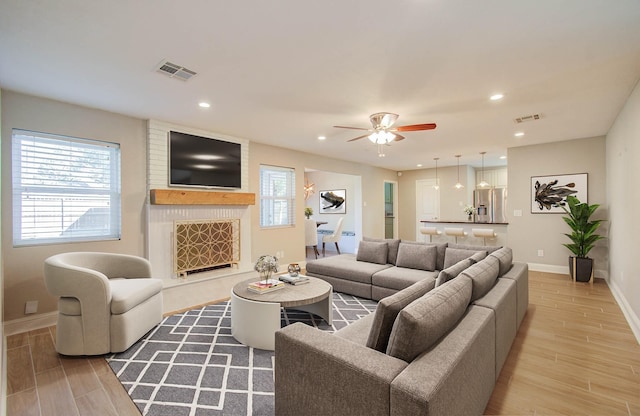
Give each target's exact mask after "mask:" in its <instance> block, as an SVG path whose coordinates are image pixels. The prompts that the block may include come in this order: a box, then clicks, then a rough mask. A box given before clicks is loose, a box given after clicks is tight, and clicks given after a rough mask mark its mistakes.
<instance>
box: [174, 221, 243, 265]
mask: <svg viewBox="0 0 640 416" xmlns="http://www.w3.org/2000/svg"><path fill="white" fill-rule="evenodd" d="M173 235H174V251H173V253H174V255H173V265H174V269H173V271H174V273H177V274H178V276H182V277H185V276H186V275H187V274H188V273H190V272H197V271H203V270H206V269H211V268H214V267H217V266H232V265H236V266H237V265H238V262H239V261H240V219H238V218H235V219H220V220H190V221H174V232H173Z"/></svg>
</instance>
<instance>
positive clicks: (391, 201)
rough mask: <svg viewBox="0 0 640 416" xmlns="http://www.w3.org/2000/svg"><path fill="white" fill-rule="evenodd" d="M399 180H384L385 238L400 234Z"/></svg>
mask: <svg viewBox="0 0 640 416" xmlns="http://www.w3.org/2000/svg"><path fill="white" fill-rule="evenodd" d="M397 189H398V182H395V181H384V238H396V236H397V234H398V231H397V230H398V216H397V215H396V214H397V206H398V193H397Z"/></svg>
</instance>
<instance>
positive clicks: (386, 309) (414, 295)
mask: <svg viewBox="0 0 640 416" xmlns="http://www.w3.org/2000/svg"><path fill="white" fill-rule="evenodd" d="M431 289H433V280H431V279H424V280H420V281H419V282H416V283H414V284H412V285H411V286H409V287H407V288H405V289H402V290H401V291H399V292H396V293H394V294H393V295H391V296H387V297H386V298H383V299H382V300H380V302H379V303H378V306H377V307H376V311H375V312H374V314H375V315H374V318H373V324H372V325H371V330H369V338H368V339H367V347H369V348H373V349H374V350H378V351H380V352H385V351H386V350H387V344H388V343H389V337H390V336H391V330H392V329H393V323H394V322H395V321H396V317H397V316H398V313H399V312H400V311H401V310H402V309H403V308H404V307H405V306H407V305H408V304H410V303H411V302H413V301H414V300H416V299H418V298H419V297H421V296H423V295H424V294H425V293H427V292H428V291H430V290H431Z"/></svg>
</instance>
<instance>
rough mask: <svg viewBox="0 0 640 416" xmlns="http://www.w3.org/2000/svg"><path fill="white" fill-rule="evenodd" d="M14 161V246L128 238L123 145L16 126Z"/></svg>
mask: <svg viewBox="0 0 640 416" xmlns="http://www.w3.org/2000/svg"><path fill="white" fill-rule="evenodd" d="M11 161H12V169H11V176H12V179H11V185H12V198H13V201H12V207H13V213H12V215H13V218H12V222H13V232H12V240H13V246H14V247H26V246H40V245H50V244H65V243H77V242H89V241H110V240H120V239H121V238H122V216H121V212H122V207H121V205H122V203H121V201H122V187H121V151H120V144H118V143H113V142H107V141H102V140H93V139H85V138H78V137H70V136H63V135H57V134H50V133H43V132H35V131H29V130H23V129H12V134H11ZM52 167H57V169H50V170H47V169H48V168H52ZM52 201H58V202H57V204H58V205H57V207H54V204H53V203H52ZM105 208H106V210H105ZM90 211H93V212H90ZM101 211H106V212H101ZM69 212H71V214H69ZM27 213H28V214H27ZM44 218H49V219H51V220H52V221H51V223H53V225H50V223H48V222H47V220H46V219H44ZM105 218H106V220H105ZM83 219H84V221H85V223H84V224H82V221H83ZM78 224H79V225H78ZM28 230H30V231H31V232H30V233H29V231H28ZM56 234H57V235H56Z"/></svg>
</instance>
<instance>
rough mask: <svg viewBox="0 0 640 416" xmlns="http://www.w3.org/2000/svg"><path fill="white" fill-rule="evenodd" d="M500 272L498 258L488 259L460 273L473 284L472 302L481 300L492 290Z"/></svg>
mask: <svg viewBox="0 0 640 416" xmlns="http://www.w3.org/2000/svg"><path fill="white" fill-rule="evenodd" d="M499 271H500V266H499V262H498V259H497V258H496V257H487V258H486V259H484V260H482V261H481V262H478V263H476V264H474V265H473V266H471V267H469V268H468V269H466V270H465V271H463V272H462V273H460V275H462V276H466V277H468V278H469V279H471V281H472V283H473V293H472V295H471V301H472V302H473V301H475V300H476V299H480V298H481V297H483V296H484V295H486V294H487V292H489V290H491V288H492V287H493V285H494V284H495V283H496V279H497V278H498V272H499ZM456 280H457V279H456Z"/></svg>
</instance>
